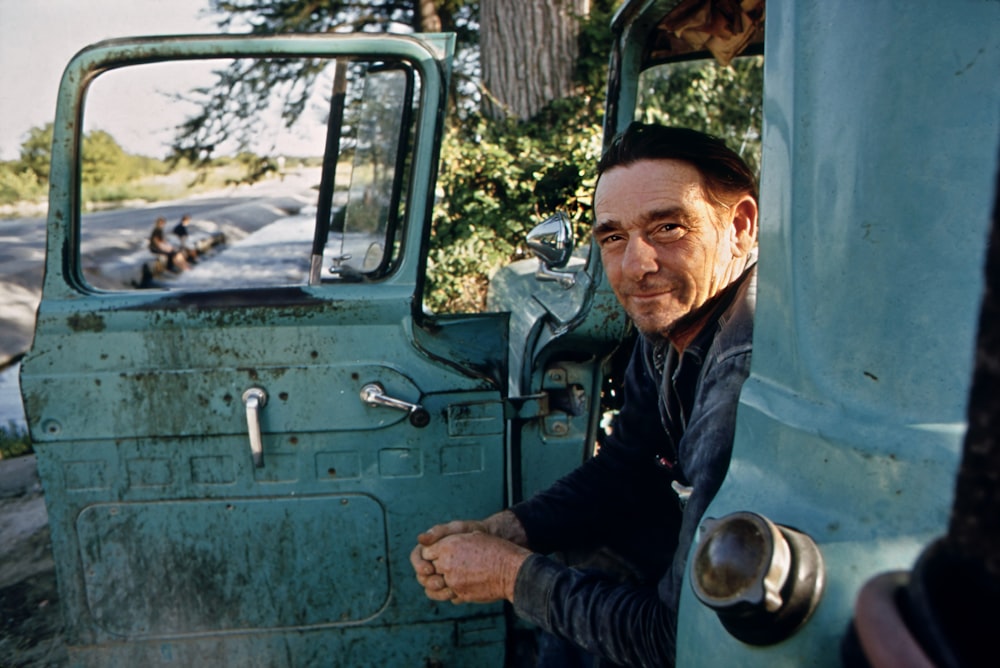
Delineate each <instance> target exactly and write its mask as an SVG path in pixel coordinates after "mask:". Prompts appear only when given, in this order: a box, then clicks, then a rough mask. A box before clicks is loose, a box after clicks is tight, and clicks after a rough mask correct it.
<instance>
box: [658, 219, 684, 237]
mask: <svg viewBox="0 0 1000 668" xmlns="http://www.w3.org/2000/svg"><path fill="white" fill-rule="evenodd" d="M686 232H687V229H686V228H685V227H684V226H683V225H679V224H678V223H664V224H662V225H660V226H659V227H657V228H656V229H655V230H653V234H654V235H655V236H656V238H657V239H659V240H661V241H672V240H674V239H679V238H681V237H682V236H684V234H685V233H686Z"/></svg>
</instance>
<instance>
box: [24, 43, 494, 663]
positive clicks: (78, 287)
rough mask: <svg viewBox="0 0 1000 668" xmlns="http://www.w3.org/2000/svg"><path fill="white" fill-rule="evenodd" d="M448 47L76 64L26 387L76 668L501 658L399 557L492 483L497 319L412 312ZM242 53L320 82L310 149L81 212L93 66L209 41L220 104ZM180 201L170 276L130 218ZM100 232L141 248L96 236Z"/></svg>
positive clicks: (59, 128) (261, 47)
mask: <svg viewBox="0 0 1000 668" xmlns="http://www.w3.org/2000/svg"><path fill="white" fill-rule="evenodd" d="M451 50H452V40H451V38H450V37H448V36H440V35H436V36H424V37H420V36H418V37H378V38H375V37H371V36H340V37H329V36H309V37H301V36H300V37H275V38H246V37H244V38H242V39H229V38H202V37H198V38H183V39H178V38H173V39H153V40H142V41H120V42H107V43H102V44H100V45H97V46H96V47H93V48H91V49H88V50H85V51H84V52H82V53H81V54H79V55H78V56H77V57H76V58H75V59H74V60H73V62H72V63H71V64H70V66H69V67H68V68H67V71H66V74H65V76H64V80H63V86H62V89H61V92H60V100H59V107H58V112H57V119H56V131H55V133H56V134H55V143H54V152H53V164H52V177H51V195H50V214H49V222H48V225H49V230H48V235H49V236H48V248H47V253H48V255H47V265H46V275H45V283H44V292H43V300H42V304H41V306H40V309H39V313H38V321H37V331H36V335H35V340H34V344H33V347H32V350H31V352H30V353H29V355H28V356H27V357H26V359H25V360H24V363H23V368H22V376H21V383H22V388H23V394H24V398H25V402H26V411H27V413H28V416H29V423H30V429H31V435H32V438H33V440H34V443H35V449H36V452H37V456H38V465H39V471H40V473H41V476H42V478H43V481H44V485H45V489H46V499H47V503H48V510H49V517H50V523H51V530H52V541H53V549H54V552H55V558H56V562H57V574H58V579H59V585H60V595H61V604H62V606H63V609H64V615H65V619H66V638H67V641H68V644H69V646H70V653H71V657H72V659H73V661H74V663H75V664H76V665H93V666H108V665H150V664H152V665H240V666H250V665H261V666H307V665H323V666H329V665H345V666H346V665H349V666H396V665H400V666H403V665H405V666H416V665H426V666H437V665H500V664H501V663H502V661H503V641H504V636H505V629H504V618H503V609H502V607H501V606H499V605H494V606H460V607H459V606H443V605H440V604H437V603H434V602H432V601H430V600H428V599H426V597H425V596H424V595H423V592H422V590H421V589H420V588H419V586H418V585H417V583H416V581H415V579H414V578H413V575H412V569H411V567H410V564H409V560H408V555H409V552H410V550H411V549H412V547H413V545H414V544H415V537H416V535H417V533H419V532H420V531H422V530H424V529H426V528H427V527H429V526H430V525H432V524H433V523H435V522H437V521H439V520H440V519H441V518H445V517H450V516H452V515H453V514H454V513H455V512H456V511H457V510H461V512H462V513H463V514H464V515H467V516H470V517H479V516H485V515H487V514H489V513H492V512H495V511H496V510H498V509H500V508H501V507H502V506H503V503H504V489H505V480H504V456H505V453H504V442H505V429H506V428H505V422H504V417H503V413H504V411H503V400H504V393H505V384H506V378H507V369H506V362H505V360H506V342H507V320H506V317H507V316H506V315H500V314H497V315H483V316H472V317H463V318H451V319H448V318H434V317H432V316H429V315H425V314H424V313H423V312H422V309H421V306H420V294H421V276H422V272H423V260H422V257H423V255H424V253H423V250H424V247H425V244H426V243H427V236H428V234H427V232H428V230H427V225H428V221H429V211H430V206H431V197H432V194H433V184H434V174H435V165H436V160H437V148H436V147H437V144H438V141H437V138H438V136H439V135H440V129H441V123H442V115H443V110H444V99H443V98H444V94H445V91H446V89H447V77H448V69H449V63H450V58H451ZM279 56H280V58H279ZM218 59H224V60H218ZM260 59H270V60H268V61H266V64H267V65H268V66H271V67H288V66H300V67H301V70H300V74H299V75H298V76H299V77H301V78H307V77H309V76H315V77H317V78H316V81H317V83H316V89H317V90H319V91H320V96H319V98H318V99H319V102H320V107H322V108H321V109H320V110H319V112H316V113H315V114H313V116H314V117H316V118H319V119H321V120H320V123H319V124H320V127H321V129H323V133H322V134H321V135H320V138H319V140H318V141H314V142H313V143H312V146H313V147H314V148H315V153H314V155H312V156H303V157H300V156H299V155H296V154H289V155H284V154H282V158H281V160H275V161H262V162H261V164H263V165H265V167H266V166H267V165H270V166H271V167H270V169H272V171H273V172H274V176H272V178H270V179H265V180H264V181H260V182H258V183H257V184H256V185H254V186H252V187H250V186H239V187H237V186H235V185H233V186H227V188H229V197H230V198H229V199H218V198H202V199H198V200H191V201H185V202H183V203H182V204H176V205H172V206H173V208H171V206H166V205H164V206H162V207H159V208H158V209H155V210H154V209H145V210H139V211H137V212H132V213H131V214H129V213H128V212H126V213H122V214H121V215H120V216H119V217H113V216H111V215H110V214H108V215H103V216H97V215H95V216H89V215H81V204H80V203H81V202H82V201H84V199H86V192H85V190H86V187H87V180H86V178H81V176H80V170H79V169H78V166H80V165H81V164H82V165H84V166H85V165H86V164H87V162H86V161H87V154H86V150H87V143H86V141H82V140H81V135H82V134H83V133H84V132H85V131H86V129H87V127H89V126H88V125H87V123H88V122H89V120H88V119H90V118H91V116H89V115H88V114H90V110H91V109H93V110H94V111H93V113H94V114H98V112H99V107H98V106H97V99H98V98H97V96H98V93H99V92H100V90H101V89H100V85H101V81H102V79H104V77H105V76H107V77H112V76H116V75H119V74H122V75H124V74H125V73H127V72H129V71H131V70H133V69H140V70H142V72H143V73H144V75H143V76H147V77H154V78H155V77H157V76H159V75H158V73H159V72H160V70H159V69H157V68H160V67H167V65H163V64H162V63H161V62H160V61H166V60H174V61H176V60H181V61H183V62H182V65H181V67H182V68H183V69H185V71H187V72H191V71H194V70H195V69H196V68H197V67H199V66H200V65H201V64H202V63H203V61H205V60H209V61H210V65H212V66H213V67H215V68H216V69H217V70H219V71H223V70H224V71H227V72H242V75H243V76H242V78H241V79H240V78H236V77H234V80H236V81H237V83H234V84H233V89H232V90H231V95H230V96H228V97H227V98H226V99H225V100H223V101H222V102H223V103H227V104H228V103H232V101H233V100H236V99H237V98H238V96H239V88H238V82H240V81H242V82H245V81H246V80H247V79H248V78H249V77H250V73H251V72H252V69H251V68H250V66H251V65H253V64H254V63H258V64H259V63H261V62H265V61H262V60H260ZM132 66H136V67H132ZM143 68H148V69H143ZM104 72H107V74H103V73H104ZM294 80H300V79H293V81H294ZM162 81H163V82H164V84H166V82H167V81H169V78H168V77H166V76H164V77H163V79H162ZM85 94H86V95H87V96H88V100H87V109H88V112H87V113H84V111H83V109H84V98H85ZM91 95H92V96H93V98H94V100H93V101H94V104H93V105H92V104H91V100H90V99H89V97H90V96H91ZM148 108H149V109H150V116H151V118H152V116H154V114H153V107H148ZM306 115H308V114H306ZM262 118H263V117H262ZM151 122H152V121H151ZM265 127H267V126H266V123H265V121H264V120H262V119H258V120H254V122H253V124H251V125H248V128H249V129H250V130H251V131H250V132H249V133H248V134H247V136H246V137H244V138H243V139H242V140H241V141H242V143H241V141H237V140H239V139H240V138H238V137H237V138H236V140H234V141H235V143H233V146H234V148H233V150H232V155H234V156H237V158H234V159H233V160H234V161H235V162H239V161H240V160H243V161H244V162H245V163H246V164H251V163H253V160H252V159H250V158H247V156H248V155H249V156H251V157H256V158H259V157H260V156H262V155H265V152H264V151H262V150H255V149H253V148H252V147H253V146H254V144H253V142H254V141H257V140H261V139H262V138H263V139H268V141H270V138H269V137H265V135H266V134H267V133H266V132H265V131H264V128H265ZM153 129H155V128H152V127H151V130H153ZM228 129H229V130H232V128H228ZM234 133H235V130H233V131H232V132H231V133H230V137H229V139H230V140H232V139H233V137H232V134H234ZM195 139H196V140H197V141H196V143H197V144H198V145H199V146H200V147H201V148H202V149H204V148H205V147H206V146H208V147H209V148H208V151H209V152H211V150H212V148H214V149H215V151H216V153H215V154H213V155H219V153H220V152H221V151H223V149H224V147H225V145H226V144H225V141H224V140H223V139H219V140H218V142H216V143H214V145H213V146H210V144H211V143H212V142H215V139H216V138H213V137H211V136H208V135H202V136H200V137H195ZM274 150H280V148H279V149H274ZM302 150H304V149H302ZM81 151H82V153H83V154H82V155H81ZM272 155H273V154H272ZM306 157H309V158H310V159H308V160H307V159H306ZM211 164H212V165H214V166H215V167H219V166H220V165H222V162H215V163H211ZM226 164H231V163H226ZM219 168H220V169H221V167H219ZM264 171H265V173H266V171H267V170H266V169H265V170H264ZM279 172H280V176H279ZM81 183H82V185H81ZM296 188H298V189H297V190H296ZM182 210H187V211H194V212H195V213H194V215H193V216H192V218H193V220H194V222H193V223H192V228H195V229H194V231H193V232H192V235H191V239H192V242H191V243H196V242H197V243H199V244H201V245H200V246H199V247H200V248H201V249H202V253H201V254H200V256H197V257H194V256H192V262H191V264H192V265H193V266H192V267H191V268H189V269H187V270H185V271H174V272H172V271H170V270H164V266H163V265H164V263H165V262H167V261H168V260H169V258H167V259H162V258H161V259H160V260H158V261H157V260H156V258H153V256H152V255H151V254H149V253H148V251H147V249H146V246H145V237H146V235H147V234H148V233H149V229H150V227H151V226H152V224H153V218H154V217H156V216H157V215H161V214H162V215H163V216H165V217H167V216H169V217H171V223H170V224H171V226H172V225H173V219H174V217H175V216H176V217H179V214H180V213H181V212H182ZM129 215H131V216H132V218H131V219H130V218H129ZM246 219H250V220H251V221H252V223H253V224H252V225H249V226H248V225H244V226H243V228H241V229H237V228H238V227H239V225H238V224H237V223H239V222H240V221H241V220H243V221H244V222H245V220H246ZM101 226H105V227H101ZM107 226H112V227H110V228H109V227H107ZM109 229H110V232H109ZM109 237H114V238H116V239H119V240H120V245H121V246H122V247H123V248H125V247H126V246H128V243H132V242H129V241H128V240H129V239H134V238H139V239H140V242H139V243H138V245H136V244H135V243H133V245H132V246H130V247H128V248H126V249H125V250H121V251H120V252H117V251H116V252H117V254H115V253H114V252H112V250H113V249H111V250H109V249H107V248H103V247H102V248H100V249H98V250H96V251H95V250H94V248H93V247H94V245H95V244H97V243H98V240H100V239H105V240H106V239H108V238H109ZM223 237H224V238H225V243H224V244H221V245H219V244H218V243H217V242H219V241H221V240H222V238H223ZM116 243H118V242H116ZM81 248H82V250H81ZM109 253H110V255H109ZM136 258H138V259H139V261H138V263H137V264H135V266H132V265H130V262H132V260H134V259H136ZM132 269H135V270H136V271H135V272H132ZM175 269H176V267H175ZM130 272H131V273H130ZM133 274H134V275H133Z"/></svg>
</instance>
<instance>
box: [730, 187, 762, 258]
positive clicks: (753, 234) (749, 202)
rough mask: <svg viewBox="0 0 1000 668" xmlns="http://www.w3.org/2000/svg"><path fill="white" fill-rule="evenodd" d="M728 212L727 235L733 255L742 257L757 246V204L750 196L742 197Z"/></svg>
mask: <svg viewBox="0 0 1000 668" xmlns="http://www.w3.org/2000/svg"><path fill="white" fill-rule="evenodd" d="M730 211H731V212H732V220H731V221H730V226H729V233H730V235H731V236H730V242H731V244H732V248H733V254H734V255H736V256H737V257H742V256H744V255H747V254H748V253H749V252H750V251H751V250H753V248H754V246H755V245H756V244H757V202H755V201H754V199H753V198H752V197H750V195H744V196H743V197H742V198H740V199H739V200H738V201H737V202H736V204H734V205H733V206H732V208H731V209H730Z"/></svg>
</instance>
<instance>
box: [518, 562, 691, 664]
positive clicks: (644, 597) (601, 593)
mask: <svg viewBox="0 0 1000 668" xmlns="http://www.w3.org/2000/svg"><path fill="white" fill-rule="evenodd" d="M514 609H515V611H516V612H517V614H518V615H520V616H521V617H523V618H524V619H527V620H529V621H531V622H533V623H535V624H536V625H538V626H539V627H541V628H543V629H545V630H546V631H549V632H551V633H554V634H556V635H558V636H561V637H563V638H566V639H568V640H571V641H572V642H574V643H575V644H577V645H578V646H580V647H581V648H583V649H584V650H586V651H588V652H590V653H591V654H595V655H597V656H601V657H604V658H606V659H608V660H610V661H612V662H614V663H616V664H621V665H628V666H660V667H663V666H671V665H673V663H674V653H675V646H676V639H675V637H674V634H675V625H674V623H673V622H672V615H671V614H670V610H669V608H668V606H667V605H665V604H664V603H663V602H662V601H661V600H660V598H659V596H658V595H657V592H656V589H655V588H654V587H635V586H628V585H621V584H617V583H616V582H614V581H612V580H608V579H606V578H604V577H602V576H601V575H599V574H597V573H588V572H585V571H581V570H577V569H573V568H566V567H564V566H561V565H559V564H557V563H556V562H554V561H552V560H551V559H549V558H547V557H543V556H541V555H538V554H534V555H532V556H530V557H528V559H527V561H525V562H524V565H523V566H521V570H520V571H519V572H518V576H517V581H516V583H515V586H514Z"/></svg>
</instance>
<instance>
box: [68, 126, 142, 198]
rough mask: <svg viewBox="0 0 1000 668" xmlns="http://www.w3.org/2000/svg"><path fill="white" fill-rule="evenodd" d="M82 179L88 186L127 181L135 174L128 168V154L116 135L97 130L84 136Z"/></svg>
mask: <svg viewBox="0 0 1000 668" xmlns="http://www.w3.org/2000/svg"><path fill="white" fill-rule="evenodd" d="M81 162H82V166H81V176H80V180H81V181H82V182H83V184H84V185H86V186H96V185H101V184H104V183H109V182H112V181H127V180H129V178H131V177H134V176H135V174H133V173H130V172H129V170H128V168H127V167H128V162H129V160H128V156H127V155H126V153H125V151H124V149H122V147H121V146H119V145H118V142H116V141H115V139H114V137H112V136H111V135H110V134H108V133H107V132H105V131H103V130H95V131H93V132H90V133H88V134H87V135H86V136H85V137H84V138H83V155H82V158H81Z"/></svg>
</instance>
